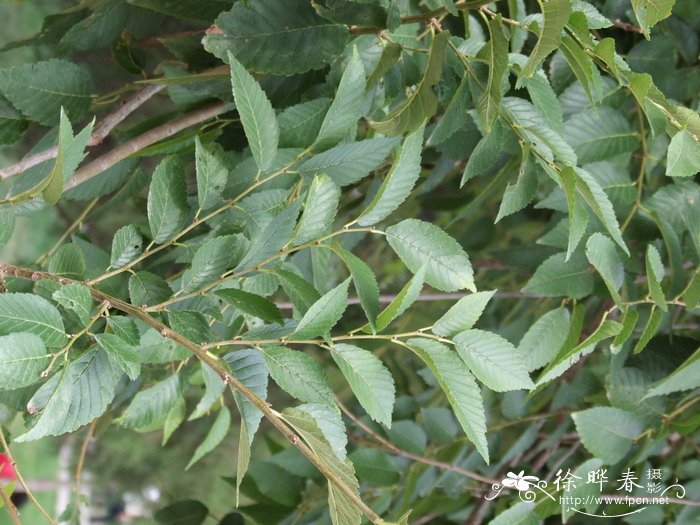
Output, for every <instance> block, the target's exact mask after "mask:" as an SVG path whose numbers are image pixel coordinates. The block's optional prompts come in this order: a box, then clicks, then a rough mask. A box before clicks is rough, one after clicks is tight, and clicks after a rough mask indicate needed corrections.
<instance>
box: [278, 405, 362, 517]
mask: <svg viewBox="0 0 700 525" xmlns="http://www.w3.org/2000/svg"><path fill="white" fill-rule="evenodd" d="M282 416H283V418H284V420H285V421H286V422H287V423H289V424H290V425H291V426H292V427H293V428H294V430H296V432H297V433H298V434H299V435H300V436H301V438H302V439H303V440H304V442H305V443H306V444H307V445H308V446H309V448H310V449H311V450H312V451H313V453H314V454H315V455H316V456H317V458H318V459H319V461H321V462H322V463H323V464H325V465H326V467H327V468H328V469H329V470H330V472H332V473H333V474H334V476H335V478H336V480H337V481H335V480H334V481H331V479H330V478H329V479H328V508H329V511H330V514H331V521H332V522H333V524H334V525H360V522H361V521H362V514H361V512H360V511H359V510H358V508H357V506H356V505H355V504H354V503H353V502H352V501H351V500H350V499H349V498H348V496H346V495H345V493H344V492H341V490H340V489H339V488H338V484H339V483H340V484H342V485H343V486H344V487H347V488H349V489H350V490H351V491H352V492H353V493H354V494H355V495H356V496H358V497H359V483H358V481H357V478H355V469H354V468H353V466H352V463H350V461H348V460H345V461H343V460H341V459H340V458H338V456H337V455H336V453H335V451H334V450H333V447H332V446H331V445H330V444H329V443H328V440H327V439H326V437H325V435H324V433H323V432H322V431H321V429H320V427H319V424H318V423H317V422H316V420H315V419H314V417H313V416H312V415H311V414H309V413H308V412H305V411H303V410H300V409H298V408H287V409H285V410H284V411H283V412H282Z"/></svg>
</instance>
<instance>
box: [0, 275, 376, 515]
mask: <svg viewBox="0 0 700 525" xmlns="http://www.w3.org/2000/svg"><path fill="white" fill-rule="evenodd" d="M0 275H5V276H10V277H16V278H19V279H26V280H30V281H35V282H36V281H39V280H42V279H50V280H52V281H58V282H60V283H79V284H83V285H86V286H88V289H89V290H90V294H91V295H92V297H93V299H95V300H96V301H99V302H101V303H104V304H108V305H109V307H110V308H115V309H117V310H119V311H121V312H123V313H125V314H128V315H132V316H134V317H136V318H138V319H140V320H141V321H143V322H144V323H146V324H147V325H149V326H150V327H152V328H155V329H156V330H157V331H158V332H159V333H160V335H161V336H162V337H163V338H166V339H171V340H172V341H175V342H176V343H178V344H180V345H182V346H184V347H185V348H187V350H189V351H190V352H192V353H193V354H194V355H195V356H196V357H197V358H198V359H199V360H200V361H202V362H203V363H205V364H206V365H208V366H209V367H210V368H211V369H212V370H214V372H216V373H217V374H218V375H219V377H221V379H222V380H223V381H224V383H226V384H227V385H229V387H230V388H231V389H232V390H237V391H238V392H240V393H241V394H242V395H243V396H244V397H245V398H246V399H248V400H249V401H250V402H251V403H253V405H255V407H256V408H258V409H259V410H260V411H261V412H262V413H263V414H264V415H265V417H267V419H268V420H269V421H270V422H271V423H272V425H273V426H274V427H275V428H276V429H277V430H279V431H280V432H281V433H282V435H284V437H285V438H287V439H288V440H289V442H290V443H292V444H293V445H294V446H295V447H297V448H298V449H299V451H300V452H301V453H302V454H303V455H304V456H306V458H307V459H308V460H309V461H311V463H313V464H314V466H316V468H317V469H318V470H319V471H320V472H321V473H322V474H323V475H324V476H325V477H326V479H328V481H329V482H330V483H332V484H333V485H335V486H336V487H337V488H338V490H339V491H340V492H342V493H343V494H344V495H345V496H346V497H347V498H348V500H350V501H352V503H353V504H354V505H355V506H356V507H357V508H358V509H359V510H360V511H361V512H362V513H363V514H364V515H365V516H367V518H368V519H369V520H370V522H372V523H375V524H381V523H384V522H383V520H382V519H381V518H380V517H379V515H378V514H377V513H376V512H374V511H373V510H372V509H371V508H369V507H368V506H367V505H366V504H365V503H364V502H363V501H362V499H361V498H360V497H359V496H358V495H357V494H356V493H355V492H354V491H353V490H352V489H351V488H350V487H348V486H347V485H346V484H345V483H344V482H343V480H342V479H341V478H340V477H339V476H338V475H337V474H336V473H335V472H333V471H332V470H331V469H329V468H328V466H326V464H325V463H324V462H323V461H322V460H321V459H320V458H319V457H318V456H317V455H316V454H315V453H314V451H313V450H312V449H311V448H310V447H309V446H308V445H307V444H306V443H304V441H303V440H302V439H301V438H300V437H299V435H297V433H296V432H294V430H292V429H291V428H290V427H289V426H288V425H287V423H285V421H284V420H283V419H282V418H281V417H280V416H279V415H278V413H277V412H276V411H275V410H273V409H272V408H271V407H270V406H269V405H268V404H267V402H266V401H265V400H264V399H261V398H259V397H258V396H257V395H256V394H255V393H254V392H253V391H252V390H250V389H249V388H248V387H246V386H245V385H244V384H243V383H241V382H240V381H239V380H238V379H237V378H236V377H235V376H233V375H232V374H231V372H230V371H229V370H228V368H227V367H226V365H224V364H223V363H222V361H221V360H220V359H219V358H218V357H217V356H215V355H214V354H212V353H210V352H208V351H207V350H206V349H204V348H202V347H201V346H200V345H198V344H196V343H194V342H192V341H190V340H189V339H187V338H186V337H184V336H182V335H180V334H178V333H177V332H174V331H173V330H172V329H171V328H169V327H167V326H166V325H164V324H163V323H161V322H160V321H158V320H157V319H155V318H153V317H151V316H150V315H148V314H147V313H146V312H144V311H143V310H142V309H141V308H138V307H136V306H133V305H131V304H129V303H127V302H125V301H122V300H120V299H117V298H116V297H112V296H110V295H107V294H105V293H103V292H101V291H99V290H97V289H96V288H94V287H91V286H89V285H87V284H86V283H84V282H81V281H76V280H73V279H67V278H64V277H59V276H58V275H54V274H52V273H48V272H40V271H34V270H31V269H29V268H21V267H19V266H15V265H12V264H7V263H0ZM0 435H2V432H0ZM2 440H3V444H4V445H5V448H6V449H8V447H7V446H6V442H5V438H4V436H3V437H2ZM8 457H9V454H8ZM17 477H18V478H19V473H18V476H17ZM22 485H23V486H24V487H25V489H26V485H25V484H24V483H22ZM28 494H29V492H28ZM33 501H34V500H33ZM46 516H47V517H48V515H46ZM51 523H52V524H53V525H55V522H54V521H53V520H51Z"/></svg>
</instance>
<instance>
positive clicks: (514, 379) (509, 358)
mask: <svg viewBox="0 0 700 525" xmlns="http://www.w3.org/2000/svg"><path fill="white" fill-rule="evenodd" d="M454 345H455V348H456V349H457V352H458V353H459V355H460V357H461V358H462V359H463V360H464V362H465V363H467V366H468V367H469V369H470V370H471V371H472V373H473V374H474V375H475V376H476V377H477V378H478V379H479V380H480V381H481V382H483V383H484V384H485V385H486V386H488V387H489V388H490V389H492V390H495V391H497V392H507V391H509V390H520V389H530V388H533V387H534V386H535V385H534V383H533V382H532V380H531V379H530V376H529V375H528V373H527V369H526V368H525V361H523V357H522V356H521V355H520V354H519V353H518V350H517V349H516V348H515V347H514V346H513V345H512V344H511V343H510V342H508V341H507V340H505V339H503V338H502V337H501V336H499V335H497V334H494V333H491V332H485V331H483V330H474V329H473V330H467V331H465V332H461V333H459V334H457V335H456V336H455V337H454Z"/></svg>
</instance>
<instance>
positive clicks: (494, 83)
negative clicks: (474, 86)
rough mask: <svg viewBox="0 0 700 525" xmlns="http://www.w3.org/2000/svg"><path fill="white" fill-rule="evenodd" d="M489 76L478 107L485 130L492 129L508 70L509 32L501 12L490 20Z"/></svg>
mask: <svg viewBox="0 0 700 525" xmlns="http://www.w3.org/2000/svg"><path fill="white" fill-rule="evenodd" d="M488 29H489V36H490V39H489V44H488V46H489V48H488V49H489V78H488V82H487V84H486V89H485V90H484V94H483V96H482V97H481V100H479V103H478V104H477V109H478V110H479V114H480V115H481V120H482V122H483V124H484V130H485V131H486V132H487V133H488V132H490V131H491V127H492V126H493V123H494V121H495V120H496V117H498V111H499V106H500V104H501V100H502V99H503V93H502V91H501V83H502V81H503V75H505V74H506V72H507V71H508V33H507V32H506V29H505V28H504V27H503V20H502V17H501V15H500V14H498V15H496V16H495V17H494V18H492V19H491V20H489V23H488Z"/></svg>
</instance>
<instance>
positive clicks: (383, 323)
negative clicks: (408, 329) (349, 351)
mask: <svg viewBox="0 0 700 525" xmlns="http://www.w3.org/2000/svg"><path fill="white" fill-rule="evenodd" d="M425 272H426V267H425V266H421V267H420V268H419V269H418V271H416V274H415V275H414V276H413V277H411V278H410V279H409V281H408V282H407V283H406V285H405V286H404V287H403V288H401V291H400V292H399V293H398V294H396V298H395V299H394V300H393V301H391V302H390V303H389V304H388V305H387V307H386V308H384V310H382V311H381V313H380V314H379V315H378V316H377V323H376V324H377V331H381V330H384V329H385V328H386V327H387V326H389V324H390V323H391V322H392V321H393V320H394V319H396V318H398V317H399V316H401V315H402V314H403V313H404V312H405V311H406V310H408V308H409V307H410V306H411V305H412V304H413V303H414V302H415V301H416V299H418V296H419V295H420V293H421V291H422V290H423V284H424V283H425ZM365 331H367V330H366V329H365Z"/></svg>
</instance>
